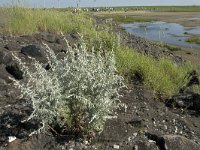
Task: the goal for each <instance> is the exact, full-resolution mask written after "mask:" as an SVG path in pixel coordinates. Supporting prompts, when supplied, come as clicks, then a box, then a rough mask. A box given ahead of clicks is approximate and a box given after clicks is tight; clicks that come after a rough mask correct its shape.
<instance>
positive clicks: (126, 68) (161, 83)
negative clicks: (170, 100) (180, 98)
mask: <svg viewBox="0 0 200 150" xmlns="http://www.w3.org/2000/svg"><path fill="white" fill-rule="evenodd" d="M116 61H117V68H118V71H119V72H120V74H121V75H124V76H126V77H128V79H129V80H130V77H131V76H133V75H134V74H135V73H136V72H137V73H138V72H139V74H140V75H141V76H142V79H143V82H144V84H145V85H147V86H150V87H151V88H152V89H153V90H154V92H155V93H156V94H157V95H162V96H163V97H170V96H172V95H174V94H177V93H178V92H179V89H180V88H181V87H183V86H184V85H185V84H186V79H185V76H186V75H187V73H188V72H190V71H191V70H192V66H191V64H189V63H185V64H182V65H179V66H178V65H175V64H174V63H173V62H172V61H171V60H170V59H167V58H162V59H160V60H155V59H153V58H152V57H151V56H145V55H143V54H139V53H136V52H133V51H132V50H131V49H129V48H126V49H118V50H117V51H116Z"/></svg>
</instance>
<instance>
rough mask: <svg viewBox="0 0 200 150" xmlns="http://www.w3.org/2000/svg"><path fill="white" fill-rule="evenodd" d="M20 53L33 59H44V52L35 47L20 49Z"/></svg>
mask: <svg viewBox="0 0 200 150" xmlns="http://www.w3.org/2000/svg"><path fill="white" fill-rule="evenodd" d="M21 53H22V54H24V55H27V56H31V57H33V58H38V57H39V58H42V57H44V51H43V50H42V49H41V48H40V47H38V46H36V45H28V46H25V47H23V48H22V49H21Z"/></svg>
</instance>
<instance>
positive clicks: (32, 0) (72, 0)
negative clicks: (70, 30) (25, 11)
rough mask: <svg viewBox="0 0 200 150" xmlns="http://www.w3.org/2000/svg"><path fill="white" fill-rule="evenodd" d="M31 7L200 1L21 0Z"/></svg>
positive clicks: (1, 0)
mask: <svg viewBox="0 0 200 150" xmlns="http://www.w3.org/2000/svg"><path fill="white" fill-rule="evenodd" d="M12 1H13V0H0V5H8V4H11V3H12ZM22 1H25V2H26V4H28V5H30V6H33V7H39V6H40V7H41V6H42V7H43V6H44V5H45V6H46V7H68V6H76V4H77V1H79V3H80V4H79V5H80V6H83V7H87V6H90V7H94V6H134V5H137V6H140V5H144V6H148V5H200V0H22Z"/></svg>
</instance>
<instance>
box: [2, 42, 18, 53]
mask: <svg viewBox="0 0 200 150" xmlns="http://www.w3.org/2000/svg"><path fill="white" fill-rule="evenodd" d="M4 48H5V49H7V50H9V51H20V50H21V46H20V45H19V44H18V43H16V42H15V41H12V42H9V43H8V44H6V45H5V46H4Z"/></svg>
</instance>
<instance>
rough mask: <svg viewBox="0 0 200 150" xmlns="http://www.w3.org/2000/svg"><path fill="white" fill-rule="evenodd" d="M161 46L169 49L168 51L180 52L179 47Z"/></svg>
mask: <svg viewBox="0 0 200 150" xmlns="http://www.w3.org/2000/svg"><path fill="white" fill-rule="evenodd" d="M161 46H162V47H165V48H167V49H169V50H170V51H180V50H181V47H178V46H173V45H168V44H163V45H161Z"/></svg>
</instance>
